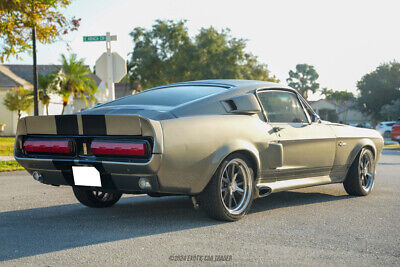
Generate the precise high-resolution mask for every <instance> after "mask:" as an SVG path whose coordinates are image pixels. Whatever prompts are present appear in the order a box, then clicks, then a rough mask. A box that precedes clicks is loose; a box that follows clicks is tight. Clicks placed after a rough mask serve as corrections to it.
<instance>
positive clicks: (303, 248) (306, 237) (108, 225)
mask: <svg viewBox="0 0 400 267" xmlns="http://www.w3.org/2000/svg"><path fill="white" fill-rule="evenodd" d="M184 255H191V256H192V257H190V258H186V260H188V259H189V260H190V261H180V260H183V259H184V258H183V257H182V256H184ZM211 255H212V256H213V259H214V261H213V262H209V261H208V260H211ZM216 255H222V256H225V257H223V258H221V257H217V256H216ZM216 259H217V260H221V259H225V260H226V261H224V262H223V261H215V260H216ZM201 260H202V261H201ZM194 263H196V264H202V265H205V264H210V263H211V264H213V265H222V264H225V263H228V264H235V265H260V264H272V265H294V264H302V265H311V264H312V265H317V264H329V265H338V264H340V265H355V264H357V265H371V264H372V265H395V266H400V151H384V155H383V156H382V158H381V161H380V162H379V165H378V169H377V178H376V184H375V188H374V192H373V193H372V194H371V195H369V196H367V197H349V196H348V195H346V193H345V191H344V189H343V188H342V186H341V185H327V186H319V187H314V188H308V189H302V190H294V191H290V192H284V193H277V194H273V195H271V196H269V197H266V198H263V199H258V200H256V201H255V203H254V205H253V208H252V210H251V212H250V213H249V214H248V215H247V217H246V218H245V219H243V220H241V221H238V222H234V223H222V222H217V221H213V220H211V219H208V218H207V217H206V215H205V214H204V213H203V212H202V211H195V210H194V209H193V208H192V204H191V202H190V200H189V199H188V198H186V197H168V198H150V197H147V196H126V197H124V198H123V199H121V201H120V202H118V203H117V205H115V206H114V207H112V208H109V209H90V208H86V207H84V206H82V205H80V204H78V203H77V201H76V200H75V198H74V197H73V194H72V191H71V188H69V187H52V186H46V185H42V184H40V183H38V182H35V181H34V180H33V179H32V178H31V177H30V176H28V175H27V173H26V172H13V173H1V174H0V265H14V266H15V265H20V264H33V265H48V266H52V265H83V264H85V265H106V264H107V265H143V264H146V265H148V264H152V265H156V264H157V265H176V264H178V265H185V266H190V265H193V264H194Z"/></svg>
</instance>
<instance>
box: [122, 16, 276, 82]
mask: <svg viewBox="0 0 400 267" xmlns="http://www.w3.org/2000/svg"><path fill="white" fill-rule="evenodd" d="M130 35H131V37H132V38H133V43H134V48H133V52H131V53H130V55H131V59H130V60H129V62H128V71H129V80H130V82H131V84H133V83H137V84H138V87H139V88H140V87H142V88H144V89H146V88H149V87H153V86H157V85H162V84H169V83H174V82H181V81H188V80H199V79H217V78H233V79H261V80H268V81H277V80H276V78H275V77H271V76H270V73H269V71H268V69H267V65H265V64H261V63H259V62H258V61H257V58H256V57H255V56H253V55H251V54H250V53H246V52H245V51H244V50H245V48H246V41H245V40H242V39H236V38H232V37H231V36H230V35H229V30H228V29H226V30H222V31H220V32H219V31H217V30H215V29H214V28H212V27H210V28H202V29H201V30H200V33H199V34H198V35H196V36H194V37H193V38H191V37H190V36H189V33H188V31H187V28H186V26H185V21H177V22H174V21H171V20H167V21H162V20H157V21H156V23H155V24H154V25H153V26H152V28H151V29H150V30H147V29H144V28H140V27H138V28H135V29H134V30H133V31H132V32H131V33H130Z"/></svg>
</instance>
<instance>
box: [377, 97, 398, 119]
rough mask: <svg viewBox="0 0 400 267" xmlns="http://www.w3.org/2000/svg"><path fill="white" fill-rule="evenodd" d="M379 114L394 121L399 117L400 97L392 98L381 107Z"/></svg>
mask: <svg viewBox="0 0 400 267" xmlns="http://www.w3.org/2000/svg"><path fill="white" fill-rule="evenodd" d="M380 115H381V116H382V118H383V119H384V120H389V121H392V120H393V121H395V120H398V119H399V118H400V99H397V100H393V101H392V102H391V103H390V104H386V105H384V106H383V107H382V110H381V112H380Z"/></svg>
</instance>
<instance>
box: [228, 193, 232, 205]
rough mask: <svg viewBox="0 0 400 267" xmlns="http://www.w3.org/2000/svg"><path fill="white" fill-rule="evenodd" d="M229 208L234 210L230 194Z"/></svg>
mask: <svg viewBox="0 0 400 267" xmlns="http://www.w3.org/2000/svg"><path fill="white" fill-rule="evenodd" d="M228 207H229V208H230V209H231V208H232V195H231V194H229V203H228Z"/></svg>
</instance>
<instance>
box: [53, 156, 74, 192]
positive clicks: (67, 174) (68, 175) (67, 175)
mask: <svg viewBox="0 0 400 267" xmlns="http://www.w3.org/2000/svg"><path fill="white" fill-rule="evenodd" d="M53 165H54V167H55V168H56V169H57V170H60V171H61V173H62V175H63V177H64V179H65V181H66V182H67V184H69V185H71V186H72V185H75V183H74V176H73V174H72V168H71V163H70V162H66V161H59V160H53Z"/></svg>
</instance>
